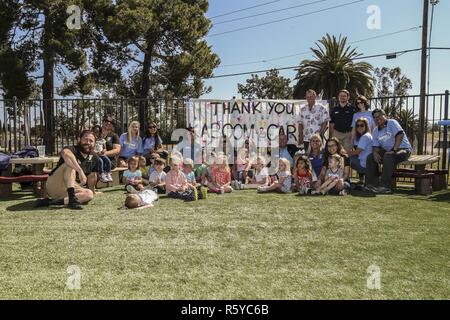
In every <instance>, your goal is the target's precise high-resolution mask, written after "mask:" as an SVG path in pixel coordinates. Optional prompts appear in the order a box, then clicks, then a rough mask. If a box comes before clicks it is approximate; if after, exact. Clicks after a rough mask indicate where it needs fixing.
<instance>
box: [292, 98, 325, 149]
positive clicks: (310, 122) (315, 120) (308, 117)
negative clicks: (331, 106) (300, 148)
mask: <svg viewBox="0 0 450 320" xmlns="http://www.w3.org/2000/svg"><path fill="white" fill-rule="evenodd" d="M316 99H317V94H316V92H315V91H314V90H312V89H309V90H308V91H306V101H307V102H308V104H306V105H304V106H303V107H301V108H300V112H299V125H298V126H299V128H298V130H299V144H300V145H301V144H303V145H304V149H305V150H308V147H309V138H310V137H311V136H312V135H313V134H316V133H317V134H319V135H320V136H321V137H323V135H324V133H325V130H327V127H328V122H329V121H330V113H329V112H328V110H327V108H326V107H324V106H323V105H321V104H320V103H317V102H316Z"/></svg>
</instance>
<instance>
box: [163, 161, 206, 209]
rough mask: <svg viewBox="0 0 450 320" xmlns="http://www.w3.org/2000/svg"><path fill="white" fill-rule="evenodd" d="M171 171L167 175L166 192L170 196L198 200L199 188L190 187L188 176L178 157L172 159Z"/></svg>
mask: <svg viewBox="0 0 450 320" xmlns="http://www.w3.org/2000/svg"><path fill="white" fill-rule="evenodd" d="M171 160H172V161H171V166H170V171H169V172H168V173H167V175H166V180H165V181H166V193H167V195H168V196H169V197H170V198H174V199H182V200H186V201H197V200H198V193H197V189H195V188H194V189H190V188H189V184H188V182H187V179H186V176H185V175H184V173H183V171H181V168H180V166H181V161H180V159H178V157H173V158H172V159H171Z"/></svg>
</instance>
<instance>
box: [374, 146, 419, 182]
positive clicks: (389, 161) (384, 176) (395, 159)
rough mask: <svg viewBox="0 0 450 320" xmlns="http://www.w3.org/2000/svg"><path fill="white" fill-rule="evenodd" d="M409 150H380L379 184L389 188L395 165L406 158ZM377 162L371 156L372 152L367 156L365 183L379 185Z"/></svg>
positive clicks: (409, 153)
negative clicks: (381, 166)
mask: <svg viewBox="0 0 450 320" xmlns="http://www.w3.org/2000/svg"><path fill="white" fill-rule="evenodd" d="M410 155H411V152H410V151H408V150H406V149H401V150H399V151H398V152H397V153H387V152H386V151H385V150H381V151H380V156H381V164H383V169H382V172H381V186H383V187H385V188H388V189H391V180H392V175H393V173H394V169H395V166H396V165H397V164H398V163H400V162H403V161H406V160H408V158H409V156H410ZM379 175H380V170H379V163H378V162H376V161H375V159H374V158H373V153H372V154H370V155H369V156H368V157H367V163H366V184H369V185H372V186H374V187H378V186H379V185H380V177H379Z"/></svg>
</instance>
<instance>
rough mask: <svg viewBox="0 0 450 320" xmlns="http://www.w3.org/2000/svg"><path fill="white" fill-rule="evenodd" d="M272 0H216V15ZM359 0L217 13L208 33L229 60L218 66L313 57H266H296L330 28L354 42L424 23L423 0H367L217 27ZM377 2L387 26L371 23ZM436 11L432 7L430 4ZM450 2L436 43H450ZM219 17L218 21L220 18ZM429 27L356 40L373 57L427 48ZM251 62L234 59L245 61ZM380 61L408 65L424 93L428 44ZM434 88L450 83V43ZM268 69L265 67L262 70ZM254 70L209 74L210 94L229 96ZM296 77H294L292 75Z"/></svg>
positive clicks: (438, 16)
mask: <svg viewBox="0 0 450 320" xmlns="http://www.w3.org/2000/svg"><path fill="white" fill-rule="evenodd" d="M268 2H272V1H271V0H239V1H237V0H210V1H209V10H208V13H207V16H208V17H214V16H217V15H221V14H224V13H228V12H231V11H235V10H239V9H243V8H247V7H251V6H256V5H259V4H264V3H268ZM311 2H316V3H315V4H310V5H307V6H304V7H298V8H293V9H290V10H287V11H281V12H276V13H272V14H268V15H262V16H258V17H252V18H248V19H239V20H237V21H233V22H229V23H223V24H217V23H219V22H221V21H225V20H230V19H235V18H242V17H245V16H251V15H255V14H259V13H264V12H268V11H272V10H278V9H283V8H288V7H292V6H297V5H300V4H305V3H311ZM350 2H355V0H323V1H317V0H279V1H273V3H270V4H267V5H264V6H260V7H257V8H253V9H249V10H245V11H242V12H239V13H235V14H230V15H226V16H222V17H217V18H213V19H212V21H213V27H212V28H211V30H210V33H209V34H210V35H211V36H208V37H207V41H208V43H209V44H210V45H211V46H212V48H213V51H214V52H215V53H217V54H218V55H219V56H220V59H221V66H219V67H218V68H216V69H215V70H214V74H215V75H221V74H230V73H239V72H247V71H254V70H264V69H270V68H273V67H277V68H279V67H287V66H294V65H298V64H299V63H300V61H301V60H303V59H307V58H311V57H312V56H311V54H303V55H297V56H293V57H288V58H283V59H277V60H273V61H267V62H262V61H263V60H269V59H272V58H277V57H283V56H288V55H292V54H296V53H301V52H305V51H308V50H309V48H310V47H312V46H314V43H315V42H316V41H317V40H319V39H320V38H321V37H322V36H323V35H325V34H326V33H330V34H332V35H336V36H339V35H340V34H342V35H343V36H347V37H348V41H349V42H354V41H358V40H362V39H367V38H372V37H377V36H380V35H384V34H388V33H392V32H397V31H401V30H406V29H410V28H413V27H418V26H421V25H422V5H423V1H422V0H361V2H357V3H353V4H349V5H347V6H344V7H340V8H335V9H331V10H328V11H323V12H320V13H315V14H312V15H307V16H302V17H298V18H294V19H289V20H286V21H282V22H278V23H273V24H269V25H264V26H260V27H256V28H252V29H248V30H242V31H238V32H233V33H229V34H223V35H217V36H214V35H213V34H217V33H221V32H225V31H229V30H233V29H237V28H242V27H246V26H251V25H257V24H261V23H266V22H269V21H273V20H278V19H284V18H288V17H292V16H296V15H301V14H304V13H308V12H312V11H318V10H321V9H325V8H329V7H334V6H338V5H341V4H347V3H350ZM371 5H376V6H378V7H379V8H380V10H381V28H380V29H379V30H370V29H368V28H367V24H366V22H367V19H368V18H369V16H370V14H368V13H367V8H368V7H369V6H371ZM430 13H431V6H430ZM446 13H447V15H448V13H450V1H449V0H441V1H440V2H439V3H438V4H437V5H436V7H435V11H434V23H433V33H432V44H431V45H432V46H433V47H450V36H449V34H448V32H449V30H450V19H448V17H446ZM214 23H216V24H217V25H214ZM421 37H422V31H421V29H417V30H416V31H405V32H402V33H398V34H395V35H391V36H386V37H382V38H378V39H373V40H368V41H362V42H358V43H355V44H353V45H352V46H356V47H357V48H358V52H360V53H362V54H364V55H365V56H368V55H374V54H379V53H386V52H395V51H402V50H409V49H416V48H420V47H421ZM255 61H259V62H257V63H251V64H245V65H238V66H229V65H234V64H240V63H247V62H255ZM366 61H367V62H370V63H371V64H372V65H373V66H374V67H383V66H386V67H396V66H399V67H401V69H402V71H403V73H404V74H405V75H406V76H408V77H409V78H410V79H411V80H412V82H413V89H412V90H410V94H418V93H419V89H420V88H419V87H420V51H418V52H411V53H406V54H403V55H401V56H398V57H397V59H393V60H386V58H385V57H379V58H372V59H367V60H366ZM430 70H431V74H430V75H431V78H430V93H441V92H444V91H445V90H447V89H448V90H450V50H433V51H432V52H431V69H430ZM281 74H282V75H283V76H286V77H288V78H290V79H293V78H294V76H295V71H294V70H286V71H281ZM260 75H263V74H260ZM247 78H250V75H243V76H235V77H227V78H216V79H208V80H206V84H207V85H210V86H212V88H213V90H212V92H211V93H209V94H206V95H204V96H203V97H202V98H215V99H229V98H231V97H232V96H234V95H236V96H237V84H238V83H245V80H246V79H247ZM292 84H294V82H292Z"/></svg>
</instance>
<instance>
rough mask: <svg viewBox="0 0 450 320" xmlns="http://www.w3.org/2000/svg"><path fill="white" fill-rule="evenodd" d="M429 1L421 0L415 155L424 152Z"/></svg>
mask: <svg viewBox="0 0 450 320" xmlns="http://www.w3.org/2000/svg"><path fill="white" fill-rule="evenodd" d="M429 4H430V2H429V0H423V22H422V58H421V64H420V65H421V68H420V107H419V137H418V138H419V139H418V141H417V153H418V154H419V155H420V154H423V152H424V148H423V147H424V137H425V134H426V132H425V103H426V101H425V100H426V89H427V88H426V82H427V38H428V7H429Z"/></svg>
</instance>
